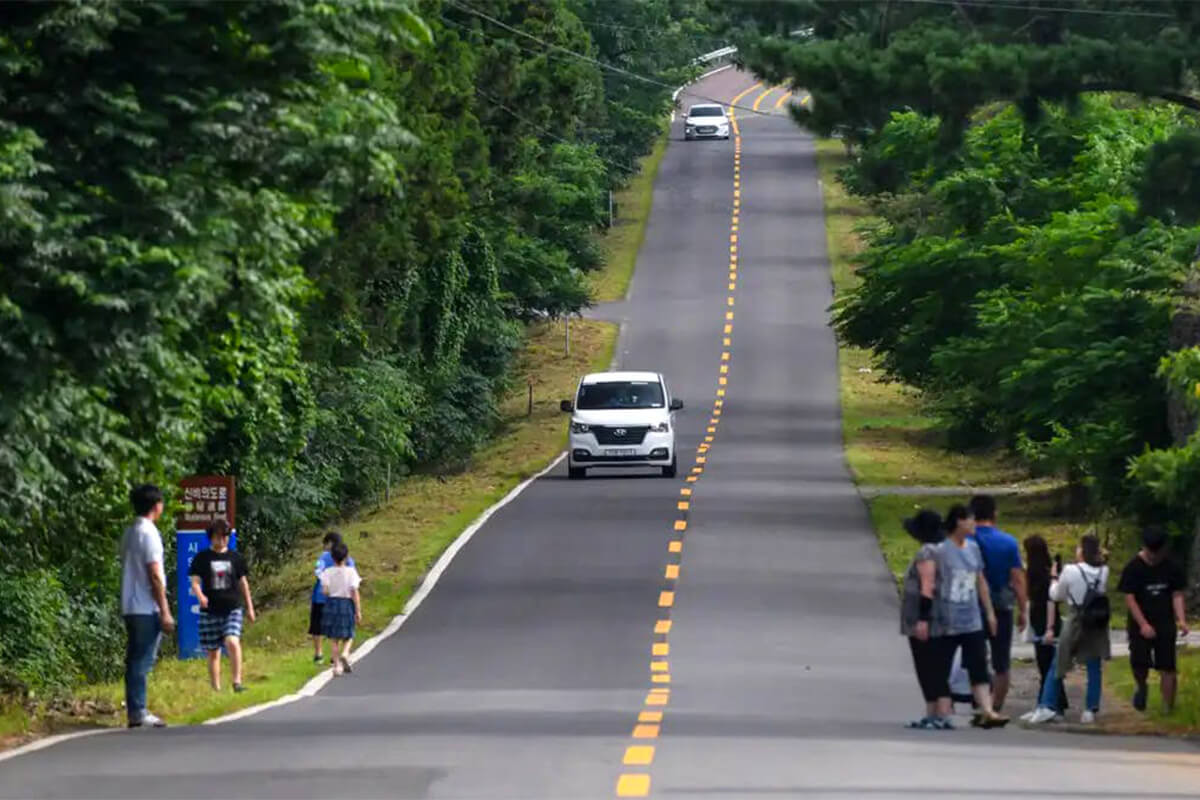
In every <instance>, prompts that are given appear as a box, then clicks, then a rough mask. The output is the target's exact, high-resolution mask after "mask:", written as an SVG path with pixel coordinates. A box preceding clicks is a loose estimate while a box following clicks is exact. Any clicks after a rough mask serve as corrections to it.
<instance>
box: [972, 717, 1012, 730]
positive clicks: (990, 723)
mask: <svg viewBox="0 0 1200 800" xmlns="http://www.w3.org/2000/svg"><path fill="white" fill-rule="evenodd" d="M1007 724H1008V717H1006V716H1004V715H1003V714H993V715H992V716H990V717H987V716H985V717H984V718H983V719H982V720H980V722H979V727H981V728H983V729H985V730H990V729H992V728H1003V727H1004V726H1005V725H1007Z"/></svg>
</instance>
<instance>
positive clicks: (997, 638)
mask: <svg viewBox="0 0 1200 800" xmlns="http://www.w3.org/2000/svg"><path fill="white" fill-rule="evenodd" d="M971 513H972V514H973V515H974V516H975V543H976V544H977V545H979V551H980V552H981V553H982V554H983V573H984V576H985V577H986V578H987V583H988V591H989V592H990V593H991V595H992V605H993V607H994V608H995V609H996V620H997V625H996V631H995V633H993V634H992V635H990V636H989V637H988V644H989V646H990V648H991V652H992V672H993V673H994V677H993V679H992V707H993V708H995V709H996V710H997V711H999V710H1000V709H1002V708H1003V707H1004V700H1005V699H1006V698H1007V697H1008V687H1009V685H1010V677H1009V669H1010V668H1011V665H1012V640H1013V609H1014V608H1015V609H1016V612H1017V628H1018V629H1019V630H1024V629H1025V625H1026V623H1027V621H1028V620H1027V619H1026V608H1027V601H1028V597H1027V591H1026V585H1025V566H1024V564H1022V563H1021V547H1020V545H1019V544H1017V540H1016V537H1014V536H1011V535H1009V534H1007V533H1005V532H1004V531H1002V530H1000V529H999V528H997V527H996V500H995V498H993V497H991V496H990V495H986V494H984V495H976V496H975V497H972V498H971Z"/></svg>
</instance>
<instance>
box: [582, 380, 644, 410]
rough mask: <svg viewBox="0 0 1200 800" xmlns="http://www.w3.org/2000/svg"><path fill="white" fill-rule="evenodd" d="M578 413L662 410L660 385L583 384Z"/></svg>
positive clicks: (635, 383)
mask: <svg viewBox="0 0 1200 800" xmlns="http://www.w3.org/2000/svg"><path fill="white" fill-rule="evenodd" d="M575 407H576V408H578V409H579V410H580V411H599V410H603V409H614V408H662V407H663V389H662V384H660V383H658V382H651V381H610V382H606V383H585V384H584V385H583V386H581V387H579V402H578V403H576V404H575Z"/></svg>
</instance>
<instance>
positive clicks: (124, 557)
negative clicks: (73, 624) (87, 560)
mask: <svg viewBox="0 0 1200 800" xmlns="http://www.w3.org/2000/svg"><path fill="white" fill-rule="evenodd" d="M129 500H130V502H131V503H132V504H133V511H134V513H135V514H137V519H135V520H134V521H133V524H132V525H130V526H129V527H128V528H127V529H126V530H125V535H124V536H123V537H122V538H121V615H122V616H124V617H125V632H126V633H127V634H128V637H129V639H128V643H127V644H126V646H125V712H126V715H127V717H128V720H129V727H131V728H141V727H143V726H146V727H153V728H163V727H166V723H165V722H163V721H162V720H161V719H159V718H158V717H156V716H155V715H153V714H151V713H150V712H149V711H147V710H146V678H147V677H148V676H149V675H150V670H151V669H153V668H154V660H155V658H157V656H158V645H159V642H160V641H161V640H162V634H163V632H164V631H165V632H167V633H170V632H171V631H173V630H175V618H174V617H172V616H171V607H170V606H169V605H168V604H167V582H166V574H165V572H164V571H163V543H162V534H160V533H159V532H158V527H157V526H156V525H155V524H154V523H156V522H158V520H159V518H160V517H162V513H163V494H162V491H161V490H160V489H159V488H158V487H157V486H152V485H150V484H143V485H142V486H138V487H135V488H134V490H133V491H132V492H130V493H129Z"/></svg>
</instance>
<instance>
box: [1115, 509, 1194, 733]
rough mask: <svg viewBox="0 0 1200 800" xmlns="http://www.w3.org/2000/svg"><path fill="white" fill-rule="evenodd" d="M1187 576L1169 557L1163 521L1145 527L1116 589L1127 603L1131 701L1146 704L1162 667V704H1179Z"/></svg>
mask: <svg viewBox="0 0 1200 800" xmlns="http://www.w3.org/2000/svg"><path fill="white" fill-rule="evenodd" d="M1186 586H1187V578H1186V577H1185V576H1184V573H1183V570H1182V569H1181V568H1180V567H1179V565H1178V564H1177V563H1175V561H1174V560H1173V559H1172V558H1171V557H1170V548H1168V547H1167V532H1166V531H1165V530H1163V529H1162V528H1159V527H1149V528H1146V529H1145V530H1143V531H1142V549H1141V550H1140V551H1139V552H1138V554H1137V555H1135V556H1134V557H1133V559H1132V560H1131V561H1130V562H1129V563H1128V564H1126V565H1125V569H1124V570H1123V571H1122V572H1121V582H1120V583H1119V584H1118V586H1117V589H1118V590H1120V591H1122V592H1124V593H1125V606H1126V607H1127V608H1128V609H1129V665H1130V667H1132V669H1133V679H1134V680H1135V681H1136V682H1137V691H1135V692H1134V695H1133V707H1134V708H1136V709H1137V710H1138V711H1145V710H1146V699H1147V686H1146V681H1147V679H1148V678H1149V677H1150V670H1151V669H1154V670H1157V671H1158V675H1159V682H1160V686H1161V689H1162V700H1163V710H1164V711H1165V712H1166V713H1168V714H1169V713H1171V710H1172V709H1174V707H1175V691H1176V688H1177V687H1178V684H1179V681H1178V673H1177V672H1176V670H1175V639H1176V637H1177V636H1179V635H1180V634H1182V635H1184V636H1187V632H1188V625H1187V616H1186V615H1185V614H1184V607H1183V590H1184V587H1186Z"/></svg>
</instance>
